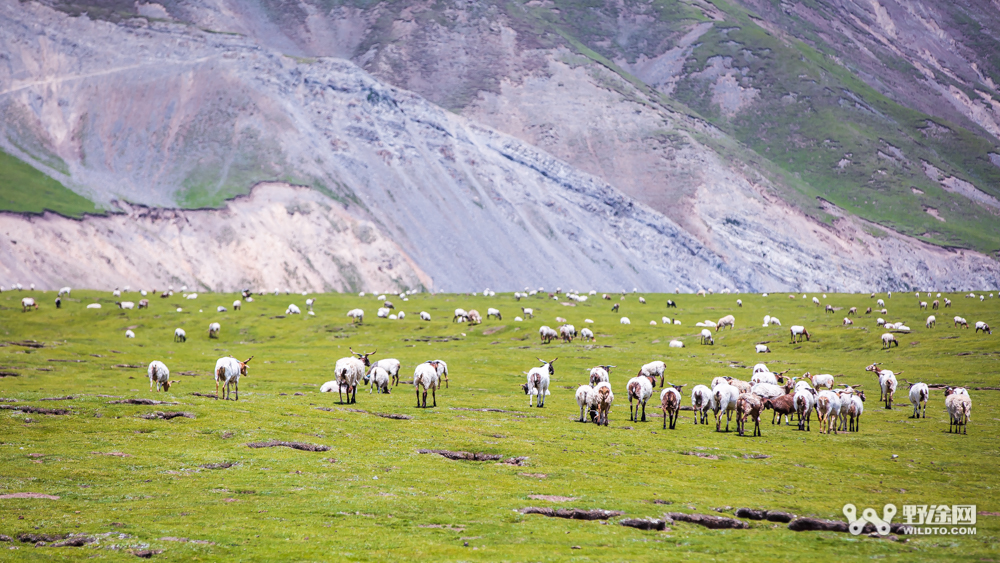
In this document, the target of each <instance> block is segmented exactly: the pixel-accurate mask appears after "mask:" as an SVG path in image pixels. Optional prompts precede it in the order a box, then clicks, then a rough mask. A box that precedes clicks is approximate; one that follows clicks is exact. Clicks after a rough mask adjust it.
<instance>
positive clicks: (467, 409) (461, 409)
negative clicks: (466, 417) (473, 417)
mask: <svg viewBox="0 0 1000 563" xmlns="http://www.w3.org/2000/svg"><path fill="white" fill-rule="evenodd" d="M449 408H450V409H451V410H453V411H475V412H517V411H505V410H503V409H470V408H466V407H449Z"/></svg>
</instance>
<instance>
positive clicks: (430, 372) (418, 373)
mask: <svg viewBox="0 0 1000 563" xmlns="http://www.w3.org/2000/svg"><path fill="white" fill-rule="evenodd" d="M440 385H441V381H440V379H439V378H438V366H437V360H431V361H429V362H425V363H422V364H420V365H418V366H417V367H416V369H414V370H413V391H414V392H415V393H416V394H417V408H421V407H420V390H421V389H423V392H424V405H423V408H425V409H426V408H427V390H428V389H429V390H430V392H431V397H432V398H433V401H434V403H433V405H432V406H434V407H436V406H437V389H438V387H439V386H440Z"/></svg>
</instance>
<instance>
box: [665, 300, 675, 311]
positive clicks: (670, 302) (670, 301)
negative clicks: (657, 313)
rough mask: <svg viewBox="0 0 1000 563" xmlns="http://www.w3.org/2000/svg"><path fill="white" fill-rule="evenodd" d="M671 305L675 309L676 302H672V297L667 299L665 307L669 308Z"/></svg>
mask: <svg viewBox="0 0 1000 563" xmlns="http://www.w3.org/2000/svg"><path fill="white" fill-rule="evenodd" d="M671 307H673V308H675V309H676V308H677V303H674V300H673V299H667V308H668V309H669V308H671Z"/></svg>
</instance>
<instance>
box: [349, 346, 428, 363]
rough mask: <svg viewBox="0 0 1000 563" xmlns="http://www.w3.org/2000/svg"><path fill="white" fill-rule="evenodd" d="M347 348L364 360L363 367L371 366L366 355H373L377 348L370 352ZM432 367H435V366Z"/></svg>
mask: <svg viewBox="0 0 1000 563" xmlns="http://www.w3.org/2000/svg"><path fill="white" fill-rule="evenodd" d="M348 350H350V351H351V353H352V354H354V355H355V356H357V357H358V359H359V360H361V361H362V362H364V364H365V367H371V365H372V363H371V361H370V360H369V359H368V356H373V355H375V352H378V348H376V349H374V350H372V351H371V352H361V353H358V352H355V351H354V349H353V348H348ZM428 363H430V362H428ZM434 367H435V368H436V367H437V366H434Z"/></svg>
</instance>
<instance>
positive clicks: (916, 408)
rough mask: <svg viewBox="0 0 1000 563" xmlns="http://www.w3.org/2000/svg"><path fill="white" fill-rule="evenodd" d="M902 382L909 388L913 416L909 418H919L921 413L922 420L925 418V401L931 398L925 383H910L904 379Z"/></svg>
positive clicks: (929, 390)
mask: <svg viewBox="0 0 1000 563" xmlns="http://www.w3.org/2000/svg"><path fill="white" fill-rule="evenodd" d="M903 381H904V382H905V383H906V384H907V385H909V386H910V394H909V395H910V404H912V405H913V416H911V417H910V418H920V417H921V416H920V415H921V413H923V418H927V399H929V398H930V396H931V389H930V387H928V386H927V384H926V383H910V382H909V381H906V380H905V379H904V380H903Z"/></svg>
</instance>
